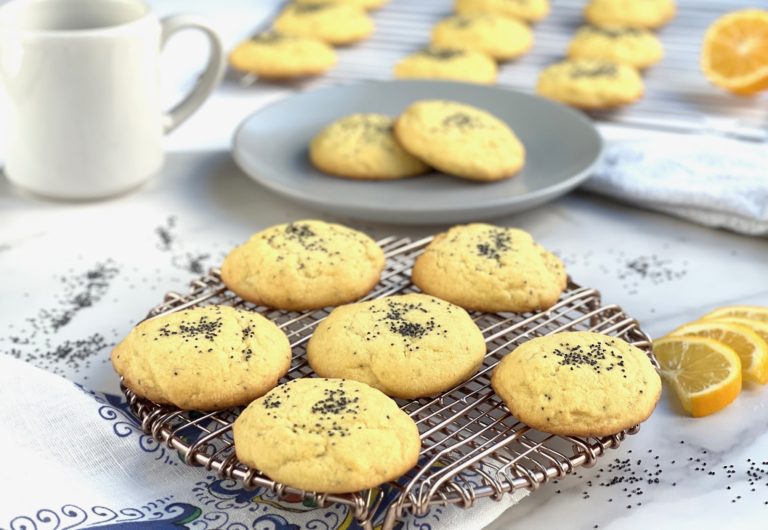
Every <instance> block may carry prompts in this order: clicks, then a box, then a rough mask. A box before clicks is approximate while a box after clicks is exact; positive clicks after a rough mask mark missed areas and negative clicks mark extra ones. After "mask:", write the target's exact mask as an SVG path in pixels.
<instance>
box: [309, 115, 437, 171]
mask: <svg viewBox="0 0 768 530" xmlns="http://www.w3.org/2000/svg"><path fill="white" fill-rule="evenodd" d="M393 122H394V120H393V119H392V118H390V117H389V116H386V115H384V114H375V113H364V114H352V115H351V116H346V117H344V118H341V119H340V120H336V121H334V122H333V123H331V124H330V125H328V126H327V127H325V128H324V129H323V130H322V131H320V132H319V133H318V134H317V136H315V137H314V138H313V139H312V143H311V144H310V146H309V158H310V160H311V161H312V164H313V165H314V166H315V167H316V168H318V169H319V170H320V171H323V172H325V173H330V174H331V175H337V176H340V177H345V178H351V179H370V180H389V179H399V178H405V177H411V176H414V175H420V174H422V173H426V172H427V171H429V166H428V165H426V164H425V163H424V162H422V161H421V160H419V159H418V158H416V157H414V156H413V155H411V154H410V153H408V152H407V151H406V150H405V149H403V148H402V146H401V145H400V144H399V143H398V142H397V140H396V139H395V136H394V134H393V133H392V124H393Z"/></svg>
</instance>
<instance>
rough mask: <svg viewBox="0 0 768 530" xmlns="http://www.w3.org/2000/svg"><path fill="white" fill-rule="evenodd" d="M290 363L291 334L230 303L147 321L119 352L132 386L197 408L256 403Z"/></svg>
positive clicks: (119, 364)
mask: <svg viewBox="0 0 768 530" xmlns="http://www.w3.org/2000/svg"><path fill="white" fill-rule="evenodd" d="M290 364H291V346H290V344H289V343H288V339H287V338H286V336H285V333H283V332H282V331H281V330H280V329H279V328H278V327H277V326H276V325H275V324H273V323H272V322H270V321H269V320H267V319H266V318H264V317H263V316H261V315H259V314H257V313H253V312H250V311H242V310H238V309H234V308H232V307H229V306H206V307H196V308H193V309H187V310H185V311H179V312H176V313H170V314H167V315H162V316H159V317H156V318H152V319H149V320H145V321H143V322H141V323H140V324H139V325H137V326H136V327H135V328H133V330H131V332H130V333H129V334H128V336H127V337H126V338H125V339H123V340H122V341H121V342H120V344H118V345H117V346H116V347H115V349H114V350H113V351H112V365H113V366H114V368H115V370H116V371H117V373H119V374H120V375H121V376H123V383H124V384H125V386H127V387H128V388H130V389H131V390H133V391H134V392H135V393H136V394H138V395H140V396H143V397H145V398H147V399H149V400H150V401H154V402H155V403H162V404H167V405H176V406H177V407H179V408H181V409H191V410H218V409H224V408H229V407H234V406H237V405H245V404H247V403H250V402H251V401H253V400H254V399H256V398H257V397H259V396H262V395H263V394H264V393H266V392H267V391H269V390H271V389H272V388H273V387H274V386H275V385H276V384H277V381H278V379H280V378H281V377H282V376H283V375H285V373H286V372H287V371H288V368H289V366H290Z"/></svg>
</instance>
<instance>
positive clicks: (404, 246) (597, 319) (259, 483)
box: [123, 237, 650, 529]
mask: <svg viewBox="0 0 768 530" xmlns="http://www.w3.org/2000/svg"><path fill="white" fill-rule="evenodd" d="M430 240H431V238H426V239H422V240H419V241H411V240H410V239H407V238H406V239H397V238H394V237H390V238H386V239H384V240H381V241H379V244H380V245H381V246H382V248H383V249H384V251H385V253H386V256H387V260H388V261H387V268H386V269H385V271H384V273H383V275H382V279H381V282H380V283H379V284H378V286H377V287H376V289H375V290H374V291H373V292H372V293H370V294H369V296H368V297H367V299H372V298H379V297H382V296H388V295H393V294H405V293H409V292H414V291H415V290H416V289H415V288H414V286H413V285H412V284H411V282H410V272H411V267H412V265H413V261H414V259H415V258H416V256H418V255H419V254H420V253H421V252H422V251H423V250H424V247H425V246H426V245H427V243H429V241H430ZM191 287H192V289H191V292H189V294H186V295H180V294H176V293H169V294H168V295H166V298H165V301H164V302H163V303H162V304H160V305H159V306H157V307H155V308H154V309H153V310H152V311H151V312H150V313H149V317H153V316H157V315H161V314H165V313H170V312H173V311H178V310H181V309H186V308H189V307H194V306H200V305H209V304H226V305H231V306H236V307H240V308H244V309H248V310H252V311H258V312H260V313H262V314H264V315H265V316H266V317H268V318H270V319H272V320H273V321H274V322H276V323H277V324H278V325H279V326H280V327H281V328H282V329H283V330H284V331H285V333H286V334H287V335H288V338H289V339H290V341H291V344H292V345H293V354H294V357H293V361H292V365H291V369H290V371H289V372H288V374H287V376H286V377H285V380H288V379H295V378H298V377H309V376H311V375H312V370H311V368H310V367H309V365H308V363H307V360H306V355H305V353H306V350H305V347H306V342H307V341H308V340H309V337H310V335H311V334H312V330H313V329H314V327H315V326H316V325H317V324H318V322H320V321H321V320H322V319H323V318H325V317H326V316H327V315H328V311H329V310H325V309H323V310H318V311H312V312H306V313H297V312H285V311H276V310H269V309H266V308H263V307H257V306H255V305H253V304H250V303H248V302H244V301H243V300H242V299H240V298H238V297H237V296H236V295H235V294H234V293H232V292H231V291H228V290H227V289H226V287H225V286H224V285H223V284H222V282H221V279H220V277H219V272H218V271H217V270H211V272H210V273H209V274H208V275H206V276H203V277H202V278H200V279H198V280H195V281H194V282H192V285H191ZM472 316H473V318H474V320H475V322H476V323H477V324H478V326H479V327H480V329H482V330H483V334H484V335H485V340H486V343H487V344H488V353H487V355H486V358H485V363H484V365H483V367H482V369H481V370H480V372H479V373H478V374H477V375H476V376H475V377H473V378H472V379H470V380H469V381H467V382H465V383H463V384H462V385H460V386H458V387H456V388H454V389H452V390H451V391H449V392H446V393H444V394H442V395H440V396H438V397H435V398H423V399H418V400H415V401H400V402H399V404H400V405H401V407H402V409H403V410H405V411H406V412H407V413H408V414H409V415H410V416H411V417H412V418H413V419H414V420H415V421H416V423H417V424H418V426H419V431H420V433H421V440H422V450H421V455H420V458H419V463H418V465H417V466H416V467H415V468H414V469H413V470H411V471H410V472H409V473H408V474H406V475H405V476H404V477H402V478H401V479H400V480H398V481H397V482H393V483H391V484H387V485H384V486H382V487H381V488H377V489H374V490H368V491H362V492H358V493H352V494H345V495H328V494H315V493H312V492H305V491H299V490H295V489H293V488H290V487H287V486H284V485H282V484H279V483H276V482H274V481H272V480H270V479H268V478H267V477H265V476H264V475H262V474H260V473H259V472H258V471H256V470H255V469H250V468H248V467H247V466H245V465H244V464H242V463H240V462H239V461H238V460H237V457H236V456H235V452H234V447H233V441H232V432H231V427H232V422H233V421H234V420H235V418H236V417H237V414H238V413H239V409H231V410H225V411H219V412H213V413H200V412H185V411H181V410H178V409H175V408H171V407H168V406H161V405H157V404H154V403H151V402H148V401H146V400H144V399H142V398H140V397H138V396H136V395H135V394H133V393H132V392H130V391H129V390H127V389H125V388H124V389H123V390H124V392H125V394H126V396H127V397H128V403H129V405H130V407H131V410H132V411H133V412H134V414H136V416H137V417H138V418H139V420H140V422H141V425H142V427H143V429H144V430H145V431H147V432H148V433H151V434H152V436H153V437H154V438H156V439H157V440H159V441H160V442H163V443H166V444H167V445H168V446H169V447H171V448H173V449H176V450H178V452H179V454H180V455H181V456H182V457H183V459H184V461H185V462H186V463H187V464H190V465H198V466H204V467H205V468H206V469H208V470H210V471H213V472H215V473H218V474H219V475H220V476H221V477H222V478H233V479H236V480H239V481H242V483H243V484H244V485H245V486H246V487H251V488H255V487H265V488H270V489H272V490H273V491H275V492H276V493H277V494H278V496H280V497H284V496H288V495H291V496H296V495H300V496H302V497H303V500H304V501H305V502H310V503H314V504H316V505H317V506H318V507H322V506H325V505H328V504H332V503H342V504H344V505H347V506H349V508H350V509H351V511H352V513H353V515H354V517H355V518H357V520H358V521H359V522H360V523H361V525H363V527H364V528H372V526H373V522H374V519H376V520H380V518H382V517H383V520H384V528H385V529H390V528H392V526H393V525H394V524H395V522H396V521H397V520H398V519H401V518H403V517H406V516H407V515H408V514H409V513H413V514H416V515H420V514H423V513H425V512H426V511H427V510H429V508H430V506H432V505H435V504H443V505H446V504H456V505H459V506H462V507H470V506H471V505H472V504H473V503H474V502H475V500H476V499H480V498H483V497H491V498H495V499H499V498H501V496H503V495H504V494H505V493H508V492H512V491H515V490H517V489H521V488H525V489H529V490H536V489H538V488H539V487H540V486H541V485H543V484H545V483H547V482H548V481H549V480H552V479H557V478H561V477H564V476H565V475H568V474H569V473H572V472H573V471H574V469H576V468H577V467H579V466H589V465H592V464H593V463H594V462H595V460H596V459H597V458H599V457H600V456H601V455H603V454H604V453H605V452H606V450H607V449H608V448H615V447H618V445H619V444H620V443H621V441H622V440H623V439H624V438H625V436H626V435H627V434H633V433H634V432H635V431H636V430H637V428H634V429H630V430H628V431H624V432H620V433H616V434H615V435H613V436H608V437H604V438H573V437H562V436H553V435H549V434H545V433H542V432H538V431H536V430H534V429H531V428H530V427H528V426H527V425H525V424H523V423H520V422H519V421H517V420H516V419H515V418H514V417H512V416H511V415H510V414H509V412H508V411H507V409H506V407H505V406H504V404H503V403H502V402H501V400H500V399H499V398H498V397H497V396H496V395H495V394H494V393H493V390H492V389H491V386H490V375H491V372H492V370H493V367H494V366H495V365H496V364H497V363H498V361H499V360H500V359H501V357H502V356H503V355H504V354H506V353H507V352H509V351H510V350H512V349H513V348H515V347H516V346H517V345H519V344H521V343H523V342H525V341H527V340H529V339H531V338H532V337H536V336H541V335H549V334H553V333H558V332H562V331H575V330H591V331H597V332H600V333H605V334H609V335H614V336H617V337H621V338H623V339H624V340H626V341H628V342H630V343H632V344H634V345H635V346H638V347H639V348H641V349H643V350H644V351H646V352H649V350H650V339H649V338H648V336H647V335H645V333H643V332H642V331H641V330H640V329H639V327H638V324H637V322H636V321H635V320H633V319H632V318H630V317H629V316H627V315H626V314H625V313H624V312H623V311H622V310H621V308H620V307H618V306H615V305H607V306H603V305H601V301H600V293H599V292H598V291H596V290H595V289H591V288H588V287H580V286H578V285H576V284H574V283H572V282H571V283H569V285H568V288H567V290H566V291H565V292H564V293H563V295H562V297H561V299H560V301H559V302H558V304H557V305H555V306H554V307H552V308H551V309H549V310H548V311H546V312H537V313H525V314H504V313H500V314H488V313H474V314H473V315H472ZM649 355H650V353H649Z"/></svg>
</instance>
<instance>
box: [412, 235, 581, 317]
mask: <svg viewBox="0 0 768 530" xmlns="http://www.w3.org/2000/svg"><path fill="white" fill-rule="evenodd" d="M412 280H413V283H414V284H416V285H417V286H418V287H419V288H420V289H421V290H422V291H424V292H425V293H427V294H431V295H433V296H437V297H440V298H442V299H443V300H448V301H449V302H452V303H454V304H456V305H459V306H461V307H463V308H465V309H474V310H477V311H488V312H499V311H513V312H521V313H522V312H526V311H535V310H539V309H548V308H550V307H551V306H552V305H554V304H555V302H557V300H558V298H559V297H560V294H561V293H562V292H563V290H564V289H565V287H566V285H567V276H566V274H565V267H564V266H563V263H562V262H561V261H560V260H559V259H558V258H557V256H555V255H554V254H552V253H551V252H549V251H547V250H546V249H545V248H544V247H542V246H541V245H539V244H538V243H536V242H535V241H534V240H533V238H532V237H531V235H530V234H529V233H528V232H525V231H523V230H518V229H516V228H505V227H501V226H493V225H488V224H483V223H473V224H468V225H459V226H454V227H453V228H451V229H450V230H448V231H447V232H443V233H442V234H438V235H437V236H435V238H434V239H433V240H432V242H431V243H430V244H429V245H428V246H427V248H426V249H425V250H424V253H423V254H422V255H421V256H419V257H418V258H417V259H416V263H415V264H414V267H413V275H412Z"/></svg>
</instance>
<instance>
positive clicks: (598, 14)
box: [584, 0, 677, 29]
mask: <svg viewBox="0 0 768 530" xmlns="http://www.w3.org/2000/svg"><path fill="white" fill-rule="evenodd" d="M676 10H677V8H676V7H675V1H674V0H642V1H640V2H639V1H638V0H591V1H590V2H589V4H587V6H586V7H585V8H584V18H586V19H587V20H588V21H589V23H590V24H593V25H595V26H625V27H632V28H648V29H653V28H658V27H661V26H663V25H664V24H666V23H667V22H669V21H670V20H671V19H672V18H673V17H674V16H675V11H676Z"/></svg>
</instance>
